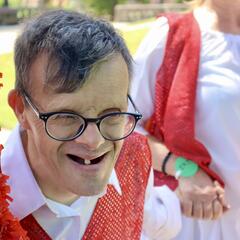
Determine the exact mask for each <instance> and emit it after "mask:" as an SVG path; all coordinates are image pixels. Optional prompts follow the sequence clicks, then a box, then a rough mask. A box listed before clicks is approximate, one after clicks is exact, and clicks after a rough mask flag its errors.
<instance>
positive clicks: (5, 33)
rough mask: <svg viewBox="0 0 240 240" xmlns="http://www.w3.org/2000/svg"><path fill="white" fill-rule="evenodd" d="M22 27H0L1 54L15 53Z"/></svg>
mask: <svg viewBox="0 0 240 240" xmlns="http://www.w3.org/2000/svg"><path fill="white" fill-rule="evenodd" d="M20 29H21V25H13V26H0V54H4V53H10V52H13V48H14V43H15V40H16V37H17V35H18V33H19V31H20Z"/></svg>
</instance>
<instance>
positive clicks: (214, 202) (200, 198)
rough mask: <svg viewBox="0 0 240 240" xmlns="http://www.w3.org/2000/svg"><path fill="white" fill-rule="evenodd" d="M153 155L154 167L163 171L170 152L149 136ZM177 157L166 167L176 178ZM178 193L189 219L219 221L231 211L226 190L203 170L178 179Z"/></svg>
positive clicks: (183, 210)
mask: <svg viewBox="0 0 240 240" xmlns="http://www.w3.org/2000/svg"><path fill="white" fill-rule="evenodd" d="M148 140H149V146H150V149H151V153H152V159H153V167H154V168H155V169H157V170H160V171H161V167H162V160H163V158H164V157H165V155H166V154H167V152H168V150H167V148H166V147H165V146H163V145H162V144H161V143H160V142H159V141H158V140H157V139H155V138H154V137H152V136H148ZM176 158H177V156H174V155H172V156H171V157H170V159H169V160H168V162H167V165H166V173H167V174H168V175H171V176H175V174H176V171H175V161H176ZM178 182H179V186H178V189H177V191H176V193H177V195H178V197H179V199H180V202H181V207H182V213H183V214H184V215H185V216H187V217H194V218H199V219H217V218H220V217H221V215H222V214H223V212H225V211H226V210H227V209H229V206H228V204H227V203H226V201H225V199H224V189H223V188H222V187H221V186H220V185H219V184H218V183H217V182H213V180H212V179H211V178H210V177H209V176H208V175H207V174H206V173H205V172H204V171H203V170H201V169H199V170H198V172H197V173H196V175H194V176H192V177H189V178H185V177H180V178H179V179H178Z"/></svg>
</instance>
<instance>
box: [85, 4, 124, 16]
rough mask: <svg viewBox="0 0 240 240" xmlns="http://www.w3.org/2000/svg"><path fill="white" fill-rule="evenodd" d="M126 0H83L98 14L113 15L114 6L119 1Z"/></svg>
mask: <svg viewBox="0 0 240 240" xmlns="http://www.w3.org/2000/svg"><path fill="white" fill-rule="evenodd" d="M125 2H126V0H85V1H84V3H85V4H86V5H87V6H88V7H90V8H91V9H93V10H94V11H95V12H96V13H97V14H98V15H110V17H111V18H112V17H113V15H114V7H115V6H116V5H117V4H119V3H125Z"/></svg>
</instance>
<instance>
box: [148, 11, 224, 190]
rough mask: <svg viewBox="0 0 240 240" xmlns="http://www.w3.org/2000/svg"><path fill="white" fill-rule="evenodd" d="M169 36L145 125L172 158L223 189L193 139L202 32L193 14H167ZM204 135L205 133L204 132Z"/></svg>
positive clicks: (197, 143)
mask: <svg viewBox="0 0 240 240" xmlns="http://www.w3.org/2000/svg"><path fill="white" fill-rule="evenodd" d="M165 17H167V19H168V23H169V33H168V38H167V43H166V52H165V56H164V60H163V63H162V65H161V67H160V69H159V71H158V73H157V79H156V92H155V105H154V114H153V115H152V117H151V118H150V119H149V121H148V122H147V124H146V129H147V130H148V132H149V133H150V134H152V135H153V136H155V137H156V138H158V139H159V140H160V141H162V142H163V143H164V144H165V145H166V147H167V148H168V149H169V150H170V151H171V152H173V153H174V154H175V155H178V156H183V157H185V158H187V159H191V160H192V161H194V162H196V163H197V164H198V165H199V166H200V167H201V168H202V169H203V170H204V171H205V172H206V173H208V174H209V175H210V176H211V177H212V178H213V179H216V180H217V181H218V182H220V183H221V184H222V185H224V182H223V180H222V179H221V178H220V177H219V176H218V175H217V174H216V173H215V172H214V171H213V170H211V169H210V168H209V164H210V162H211V157H210V155H209V153H208V151H207V150H206V148H205V147H204V146H203V144H202V143H200V142H199V141H197V140H196V139H195V126H194V123H195V104H196V87H197V79H198V70H199V59H200V45H201V32H200V29H199V26H198V23H197V21H196V20H195V18H194V16H193V14H192V13H188V14H167V15H165ZM206 131H207V129H206Z"/></svg>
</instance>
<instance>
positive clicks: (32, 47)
mask: <svg viewBox="0 0 240 240" xmlns="http://www.w3.org/2000/svg"><path fill="white" fill-rule="evenodd" d="M42 53H47V57H48V62H47V71H46V81H45V83H47V84H48V85H51V87H53V89H54V91H56V92H59V93H60V92H72V91H74V90H76V89H77V88H79V87H80V86H81V85H82V84H83V82H84V80H85V79H86V78H87V76H88V75H89V73H90V70H91V69H92V67H93V66H94V65H95V64H96V63H97V62H99V61H101V60H103V59H105V58H106V57H108V56H111V55H112V54H115V53H120V54H121V55H122V57H123V58H124V60H125V62H126V64H127V66H128V71H129V75H130V76H131V72H132V58H131V55H130V53H129V51H128V49H127V47H126V45H125V43H124V40H123V39H122V37H121V36H120V35H119V34H118V33H117V32H116V31H115V30H114V28H113V27H112V26H111V25H110V24H109V23H108V22H106V21H104V20H100V19H94V18H92V17H89V16H87V15H84V14H80V13H77V12H68V11H63V10H58V11H51V12H46V13H44V14H42V15H41V16H39V17H37V18H36V19H34V20H32V21H31V22H29V23H28V24H27V25H26V26H25V28H24V30H23V32H22V34H21V35H20V36H19V37H18V39H17V41H16V44H15V67H16V84H15V87H16V89H17V90H18V91H19V92H20V93H22V92H23V91H24V90H27V89H28V88H29V87H30V86H31V79H29V77H28V75H29V69H30V67H31V63H32V62H33V61H34V60H35V59H36V58H37V57H38V56H39V55H40V54H42Z"/></svg>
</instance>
